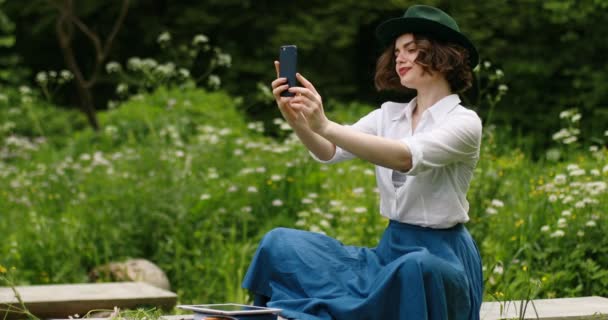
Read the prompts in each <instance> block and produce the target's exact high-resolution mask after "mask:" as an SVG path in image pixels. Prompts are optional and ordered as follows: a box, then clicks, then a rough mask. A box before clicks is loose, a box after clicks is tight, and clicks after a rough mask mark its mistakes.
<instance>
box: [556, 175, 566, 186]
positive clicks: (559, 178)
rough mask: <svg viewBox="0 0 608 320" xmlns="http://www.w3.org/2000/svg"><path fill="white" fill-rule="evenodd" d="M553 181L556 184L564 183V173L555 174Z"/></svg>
mask: <svg viewBox="0 0 608 320" xmlns="http://www.w3.org/2000/svg"><path fill="white" fill-rule="evenodd" d="M554 180H555V183H557V184H564V183H566V175H565V174H558V175H556V176H555V179H554Z"/></svg>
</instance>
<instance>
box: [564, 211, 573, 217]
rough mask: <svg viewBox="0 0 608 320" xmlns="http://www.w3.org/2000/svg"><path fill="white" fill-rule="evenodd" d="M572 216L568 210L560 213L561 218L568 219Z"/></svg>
mask: <svg viewBox="0 0 608 320" xmlns="http://www.w3.org/2000/svg"><path fill="white" fill-rule="evenodd" d="M571 215H572V212H571V211H570V210H564V211H562V216H564V217H569V216H571Z"/></svg>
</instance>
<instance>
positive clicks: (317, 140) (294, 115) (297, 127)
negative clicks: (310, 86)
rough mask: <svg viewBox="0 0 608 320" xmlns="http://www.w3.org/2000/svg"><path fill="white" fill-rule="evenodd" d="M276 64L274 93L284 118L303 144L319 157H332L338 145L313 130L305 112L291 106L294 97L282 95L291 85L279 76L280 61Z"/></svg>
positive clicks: (324, 158)
mask: <svg viewBox="0 0 608 320" xmlns="http://www.w3.org/2000/svg"><path fill="white" fill-rule="evenodd" d="M274 66H275V69H276V71H277V79H276V80H274V81H273V82H272V93H273V95H274V98H275V100H276V102H277V106H278V107H279V110H280V111H281V114H282V115H283V118H285V121H287V123H288V124H289V126H291V128H292V129H293V131H294V132H295V134H296V135H297V136H298V139H300V141H301V142H302V144H304V146H306V148H308V150H310V151H311V152H312V153H313V154H314V155H315V156H316V157H317V158H319V159H321V160H329V159H331V158H332V157H333V156H334V153H335V152H336V146H335V145H334V144H333V143H332V142H330V141H328V140H327V139H325V138H323V137H322V136H320V135H319V134H317V133H315V132H314V131H313V130H311V128H310V126H309V125H308V122H307V120H306V117H305V116H304V114H302V112H298V111H296V110H295V109H293V108H291V107H290V103H291V100H292V99H293V97H281V92H283V91H285V90H287V88H288V87H289V85H288V84H287V79H286V78H279V68H280V65H279V62H278V61H275V62H274Z"/></svg>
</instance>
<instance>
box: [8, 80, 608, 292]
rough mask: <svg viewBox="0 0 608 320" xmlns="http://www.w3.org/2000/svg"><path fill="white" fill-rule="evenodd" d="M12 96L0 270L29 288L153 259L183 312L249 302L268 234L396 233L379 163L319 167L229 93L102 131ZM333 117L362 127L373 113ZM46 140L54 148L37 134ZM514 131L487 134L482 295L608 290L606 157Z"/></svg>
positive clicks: (481, 193)
mask: <svg viewBox="0 0 608 320" xmlns="http://www.w3.org/2000/svg"><path fill="white" fill-rule="evenodd" d="M11 101H12V102H10V105H11V106H12V107H9V104H5V105H0V116H1V119H3V120H2V121H3V122H4V123H0V128H4V129H1V130H0V152H1V155H2V161H1V162H0V212H2V216H1V220H0V266H2V268H0V270H4V269H7V270H8V271H6V272H9V273H10V274H11V277H12V278H13V279H15V281H16V282H17V283H18V284H40V283H66V282H85V281H88V278H87V273H88V271H89V270H90V269H91V268H93V267H94V266H96V265H100V264H103V263H106V262H109V261H116V260H122V259H125V258H127V257H143V258H147V259H150V260H151V261H153V262H155V263H157V264H158V265H159V266H160V267H161V268H162V269H163V270H165V271H166V272H167V274H168V276H169V278H170V281H171V284H172V289H173V290H175V291H176V292H177V293H178V294H179V300H180V301H179V302H180V303H203V302H206V303H215V302H227V301H231V302H247V301H248V299H249V297H248V294H247V292H245V291H244V290H242V289H241V288H240V281H241V279H242V277H243V275H244V273H245V271H246V268H247V266H248V263H249V261H250V259H251V257H252V255H253V253H254V251H255V249H256V246H257V243H258V241H259V240H260V239H261V237H262V236H263V234H264V233H266V232H267V231H269V230H270V229H271V228H273V227H278V226H284V227H294V228H301V229H307V230H313V231H317V232H324V233H326V234H328V235H330V236H333V237H336V238H338V239H340V240H342V241H343V242H345V243H348V244H356V245H367V246H373V245H374V244H375V243H376V241H377V239H378V237H379V236H380V232H381V230H382V229H383V228H384V226H385V225H386V223H387V221H386V220H385V219H384V218H382V217H381V216H380V215H379V214H378V209H377V208H378V199H377V193H375V192H374V188H375V179H374V176H373V166H371V165H369V164H366V163H363V162H361V161H351V162H347V163H342V164H338V165H333V166H323V165H320V164H317V163H316V162H314V161H313V160H312V159H311V158H310V157H309V156H308V154H307V152H306V151H305V150H304V149H303V148H302V147H301V146H300V145H299V144H298V143H297V142H295V141H294V140H293V137H290V135H289V132H288V131H280V129H276V128H272V130H273V131H279V132H283V133H284V134H283V136H285V139H272V138H269V137H267V136H265V135H264V134H263V132H261V131H262V130H261V129H260V124H259V123H255V124H254V123H247V122H246V121H245V119H244V117H243V116H242V115H241V114H240V113H239V112H238V111H237V109H238V101H237V100H235V99H232V98H231V97H228V96H226V95H225V94H223V93H221V92H216V93H208V92H204V91H198V90H166V89H160V90H158V91H156V92H155V93H153V94H149V95H145V96H139V97H138V98H132V99H131V100H129V101H128V102H126V103H124V104H123V105H122V106H120V107H119V108H118V109H115V110H111V111H108V112H104V113H101V114H100V121H101V123H102V125H103V128H104V129H103V130H102V131H101V132H100V133H95V132H92V131H90V130H89V129H86V128H85V127H84V126H82V121H81V120H78V119H79V118H78V115H77V114H74V113H73V112H68V111H60V110H58V109H54V108H52V109H51V108H50V107H48V106H47V107H45V106H43V105H42V104H41V103H38V102H36V101H34V102H33V103H30V104H24V103H20V102H19V101H18V100H11ZM328 109H330V110H335V111H333V112H330V113H331V117H332V119H336V120H338V121H341V122H352V121H353V120H355V119H356V118H358V117H360V116H362V115H363V114H364V113H365V112H367V111H368V110H370V107H367V106H361V105H356V104H353V105H350V106H348V107H343V108H337V107H336V108H331V107H328ZM26 114H30V116H27V117H26V116H25V115H26ZM277 116H278V112H277ZM28 119H30V120H28ZM31 119H38V120H37V121H33V120H31ZM51 119H52V121H51ZM33 123H38V124H39V126H40V128H39V129H41V130H37V129H36V126H35V125H34V124H33ZM7 128H8V129H7ZM270 129H271V128H266V131H268V130H270ZM275 129H276V130H275ZM557 129H559V128H556V131H557ZM38 131H42V132H43V133H44V135H45V137H46V140H45V141H44V142H40V143H37V142H33V141H34V140H33V139H28V138H25V137H27V136H29V137H34V136H38V135H39V132H38ZM15 137H18V139H16V138H15ZM511 137H512V133H511V132H509V131H508V130H507V129H503V128H497V129H492V128H491V126H487V127H486V128H485V136H484V142H483V143H484V145H483V146H484V147H483V150H482V158H481V161H480V163H479V166H478V169H477V171H476V175H475V178H474V181H473V183H472V186H471V190H470V192H469V200H470V203H471V211H470V216H471V222H470V223H469V224H468V225H467V227H468V228H469V229H470V230H471V232H472V234H473V235H474V238H475V239H476V241H477V242H478V245H479V247H480V249H481V251H482V256H483V257H482V258H483V263H484V269H485V286H486V299H487V300H493V299H516V298H518V299H521V298H526V297H530V296H531V295H534V296H535V297H565V296H582V295H600V296H606V295H608V274H607V271H606V269H607V268H606V266H607V265H608V249H607V248H608V238H607V237H606V236H605V234H606V232H607V231H608V230H607V229H608V224H607V223H606V212H607V210H606V209H607V208H608V204H607V201H606V200H605V199H606V181H607V180H608V172H607V171H608V169H607V168H606V167H605V166H606V156H607V155H608V154H607V151H606V149H605V148H601V147H600V148H599V150H598V151H593V152H591V151H589V150H588V149H586V148H583V147H582V146H577V145H568V146H565V145H564V146H562V147H560V146H557V145H556V146H555V147H556V148H561V149H559V150H561V157H560V158H559V159H554V160H548V159H544V158H543V159H540V160H533V159H532V158H531V156H529V152H528V151H526V150H525V149H522V148H524V144H523V143H521V141H520V140H521V137H519V138H518V140H517V141H520V142H517V143H514V142H511V141H513V139H511ZM574 164H576V165H577V166H578V167H579V168H580V169H584V170H585V172H584V173H583V174H580V173H581V171H576V170H580V169H577V168H574V166H572V165H574ZM569 166H570V167H569ZM562 174H564V175H565V176H561V175H562ZM577 174H580V175H577ZM550 183H552V184H553V185H549V184H550ZM564 211H569V212H567V213H564ZM560 219H563V220H560ZM545 226H546V227H545ZM541 230H546V231H541ZM558 230H561V231H558ZM562 233H563V234H562Z"/></svg>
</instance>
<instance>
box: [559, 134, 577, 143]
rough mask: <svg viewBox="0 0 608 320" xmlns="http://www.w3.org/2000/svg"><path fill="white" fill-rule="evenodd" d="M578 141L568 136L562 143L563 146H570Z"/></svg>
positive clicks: (574, 137)
mask: <svg viewBox="0 0 608 320" xmlns="http://www.w3.org/2000/svg"><path fill="white" fill-rule="evenodd" d="M577 140H578V138H577V137H576V136H570V137H568V138H566V139H564V141H562V142H563V143H564V144H572V143H574V142H576V141H577Z"/></svg>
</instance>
